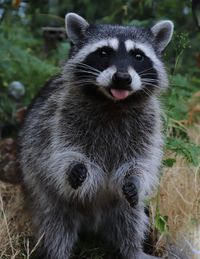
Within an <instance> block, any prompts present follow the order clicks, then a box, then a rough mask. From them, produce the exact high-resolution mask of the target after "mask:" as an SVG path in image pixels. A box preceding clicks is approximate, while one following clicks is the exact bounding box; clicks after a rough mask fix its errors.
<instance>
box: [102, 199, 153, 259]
mask: <svg viewBox="0 0 200 259" xmlns="http://www.w3.org/2000/svg"><path fill="white" fill-rule="evenodd" d="M122 203H123V204H120V205H119V204H118V206H116V207H115V208H112V209H110V210H109V211H107V212H106V214H104V218H103V224H102V230H101V234H102V235H103V236H104V238H105V239H106V240H107V241H108V242H109V243H110V244H112V245H113V246H114V247H115V248H116V250H117V251H118V250H119V251H120V255H121V256H119V258H121V257H122V258H123V259H139V258H140V257H138V256H142V255H144V254H143V253H142V242H143V238H144V232H145V230H146V223H147V217H146V215H145V213H144V211H143V208H141V207H139V205H137V206H136V207H134V208H133V207H131V206H130V205H129V204H128V202H126V203H124V202H122ZM145 258H146V259H147V258H148V257H144V259H145ZM141 259H143V257H141Z"/></svg>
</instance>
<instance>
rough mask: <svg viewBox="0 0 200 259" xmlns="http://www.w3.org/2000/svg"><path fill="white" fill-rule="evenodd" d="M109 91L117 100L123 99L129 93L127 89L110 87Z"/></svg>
mask: <svg viewBox="0 0 200 259" xmlns="http://www.w3.org/2000/svg"><path fill="white" fill-rule="evenodd" d="M110 91H111V93H112V95H113V97H115V98H116V99H117V100H123V99H125V98H126V97H128V95H129V91H128V90H119V89H111V90H110Z"/></svg>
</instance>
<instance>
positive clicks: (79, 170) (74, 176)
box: [68, 163, 87, 189]
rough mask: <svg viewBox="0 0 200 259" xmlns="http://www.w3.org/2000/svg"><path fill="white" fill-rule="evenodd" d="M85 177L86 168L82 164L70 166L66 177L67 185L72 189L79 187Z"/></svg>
mask: <svg viewBox="0 0 200 259" xmlns="http://www.w3.org/2000/svg"><path fill="white" fill-rule="evenodd" d="M86 177H87V168H86V166H85V165H84V164H82V163H77V164H75V165H74V166H72V168H71V171H70V173H69V176H68V181H69V184H70V185H71V187H72V188H73V189H77V188H78V187H80V186H81V185H82V184H83V182H84V181H85V179H86Z"/></svg>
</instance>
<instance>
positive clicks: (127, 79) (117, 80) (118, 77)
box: [112, 72, 132, 85]
mask: <svg viewBox="0 0 200 259" xmlns="http://www.w3.org/2000/svg"><path fill="white" fill-rule="evenodd" d="M112 81H113V83H114V84H118V85H130V84H131V82H132V78H131V76H130V75H129V73H122V72H116V73H115V74H114V75H113V77H112Z"/></svg>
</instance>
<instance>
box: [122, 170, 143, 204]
mask: <svg viewBox="0 0 200 259" xmlns="http://www.w3.org/2000/svg"><path fill="white" fill-rule="evenodd" d="M122 191H123V193H124V195H125V198H126V199H127V201H128V202H129V204H130V206H131V207H134V206H135V205H137V204H138V200H139V179H138V177H137V176H133V175H130V176H128V177H125V179H124V184H123V187H122Z"/></svg>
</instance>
